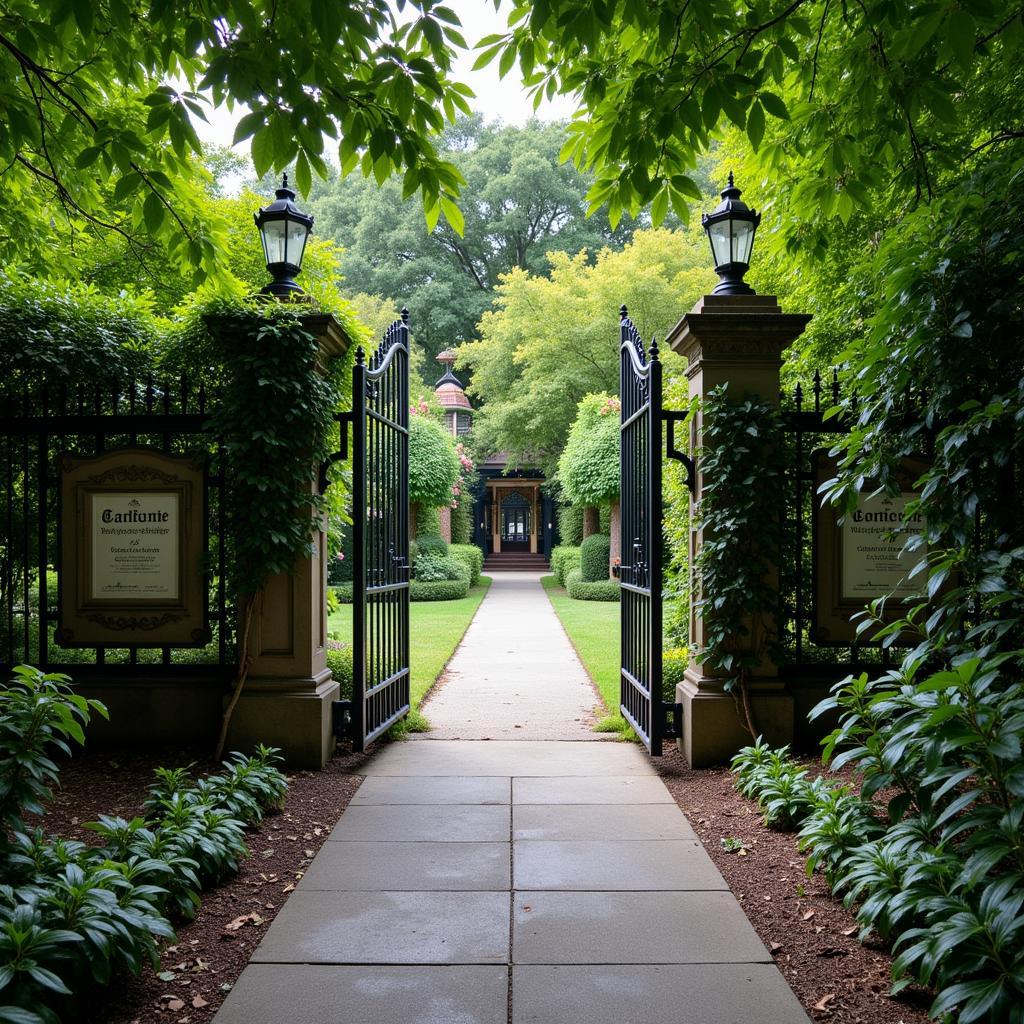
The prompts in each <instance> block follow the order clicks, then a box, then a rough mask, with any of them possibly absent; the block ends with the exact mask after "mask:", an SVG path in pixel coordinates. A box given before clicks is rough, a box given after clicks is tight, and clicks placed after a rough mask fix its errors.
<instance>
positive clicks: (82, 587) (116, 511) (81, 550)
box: [57, 448, 209, 647]
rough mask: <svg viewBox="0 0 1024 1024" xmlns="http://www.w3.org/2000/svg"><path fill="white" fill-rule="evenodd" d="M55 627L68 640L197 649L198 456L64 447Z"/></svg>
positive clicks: (201, 524) (202, 593)
mask: <svg viewBox="0 0 1024 1024" xmlns="http://www.w3.org/2000/svg"><path fill="white" fill-rule="evenodd" d="M58 463H59V468H60V476H61V564H60V591H61V598H60V627H59V629H58V631H57V642H58V643H59V644H61V645H63V646H65V647H91V646H95V645H97V644H108V645H109V644H112V645H115V646H125V647H159V646H164V645H173V646H175V647H194V646H202V645H203V644H205V643H207V642H208V640H209V630H208V628H207V625H206V582H205V579H204V575H203V570H202V558H203V551H204V547H205V522H206V508H205V505H206V493H205V476H204V473H203V468H202V465H201V464H200V462H199V461H198V460H197V459H193V458H190V457H187V456H175V455H165V454H164V453H162V452H157V451H153V450H150V449H147V448H123V449H119V450H117V451H112V452H107V453H105V454H104V455H98V456H95V457H92V458H78V457H76V456H73V455H68V454H63V455H61V456H60V457H59V459H58Z"/></svg>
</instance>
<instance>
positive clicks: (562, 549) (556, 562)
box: [551, 520, 582, 587]
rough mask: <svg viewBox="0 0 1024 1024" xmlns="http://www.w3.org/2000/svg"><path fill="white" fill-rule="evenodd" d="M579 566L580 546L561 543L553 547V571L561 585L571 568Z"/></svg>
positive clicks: (562, 585)
mask: <svg viewBox="0 0 1024 1024" xmlns="http://www.w3.org/2000/svg"><path fill="white" fill-rule="evenodd" d="M581 523H582V520H581ZM579 567H580V549H579V548H578V547H569V546H568V545H566V544H560V545H559V546H558V547H556V548H552V549H551V571H552V572H553V573H554V575H555V579H556V580H558V585H559V586H560V587H564V586H565V581H566V577H567V576H568V575H569V572H570V570H572V569H579Z"/></svg>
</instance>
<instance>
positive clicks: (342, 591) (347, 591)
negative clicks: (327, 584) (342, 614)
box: [331, 583, 354, 604]
mask: <svg viewBox="0 0 1024 1024" xmlns="http://www.w3.org/2000/svg"><path fill="white" fill-rule="evenodd" d="M353 586H354V584H352V583H340V584H339V585H338V586H336V587H331V590H333V591H334V596H335V597H336V598H337V599H338V600H339V601H340V602H341V603H342V604H351V603H352V588H353Z"/></svg>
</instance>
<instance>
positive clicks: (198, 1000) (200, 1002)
mask: <svg viewBox="0 0 1024 1024" xmlns="http://www.w3.org/2000/svg"><path fill="white" fill-rule="evenodd" d="M209 1005H210V1004H209V1003H208V1002H207V1001H206V1000H205V999H204V998H203V997H202V996H198V995H197V996H193V997H192V1006H193V1008H194V1009H196V1010H201V1009H202V1008H203V1007H204V1006H209Z"/></svg>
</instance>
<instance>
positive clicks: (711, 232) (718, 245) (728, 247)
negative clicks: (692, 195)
mask: <svg viewBox="0 0 1024 1024" xmlns="http://www.w3.org/2000/svg"><path fill="white" fill-rule="evenodd" d="M701 223H702V224H703V225H704V230H705V231H706V232H707V235H708V241H709V242H710V243H711V253H712V255H713V256H714V260H715V273H716V274H717V275H718V276H719V278H720V280H719V282H718V284H717V285H715V290H714V291H713V292H712V293H711V294H712V295H753V294H754V289H753V288H751V287H750V285H749V284H747V283H746V282H745V281H744V280H743V275H744V274H745V273H746V272H747V270H748V269H749V268H750V252H751V250H752V249H753V247H754V233H755V232H756V231H757V226H758V224H760V223H761V214H759V213H757V212H756V211H754V210H752V209H751V208H750V207H749V206H747V204H746V203H745V202H743V200H742V199H740V190H739V189H738V188H737V187H736V185H735V184H734V182H733V177H732V171H730V172H729V187H728V188H726V189H725V190H724V191H723V192H722V201H721V203H719V204H718V206H717V207H716V208H715V209H714V210H713V211H712V212H711V213H705V214H704V216H703V217H702V218H701Z"/></svg>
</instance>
